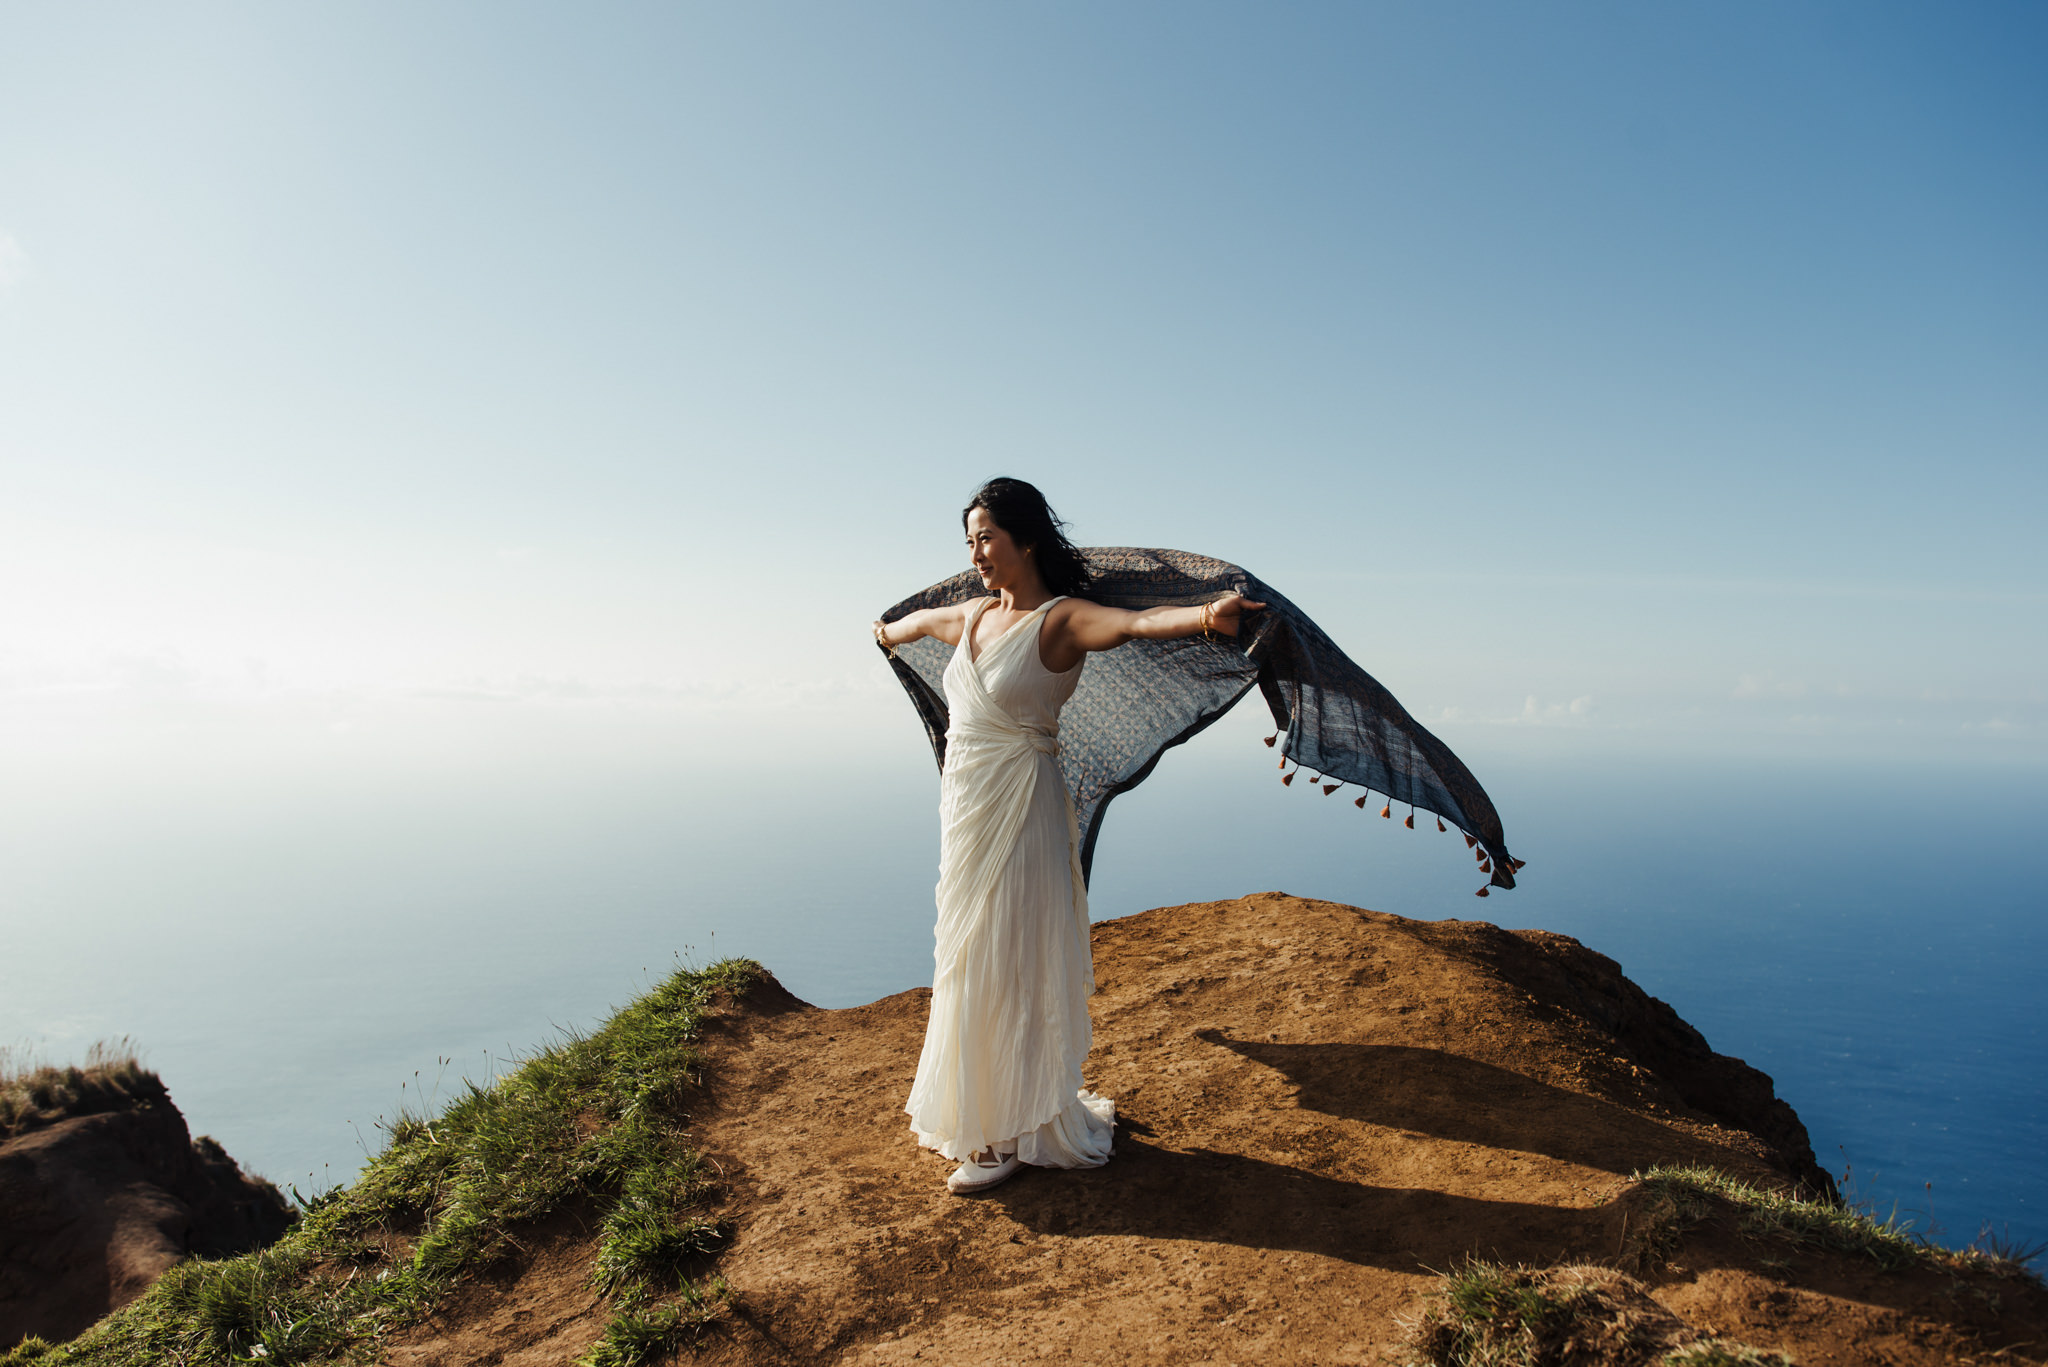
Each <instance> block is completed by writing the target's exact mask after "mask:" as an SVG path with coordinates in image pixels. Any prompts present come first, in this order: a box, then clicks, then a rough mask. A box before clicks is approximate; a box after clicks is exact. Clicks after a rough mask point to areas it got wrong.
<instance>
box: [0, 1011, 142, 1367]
mask: <svg viewBox="0 0 2048 1367" xmlns="http://www.w3.org/2000/svg"><path fill="white" fill-rule="evenodd" d="M166 1095H168V1093H166V1092H165V1091H164V1085H163V1082H162V1081H161V1080H160V1079H158V1077H157V1075H156V1074H155V1073H152V1072H150V1071H149V1070H148V1069H147V1068H144V1067H143V1066H142V1060H141V1059H140V1058H139V1057H137V1055H136V1052H135V1049H134V1046H133V1045H132V1044H131V1043H130V1041H128V1040H125V1039H122V1040H115V1041H112V1042H107V1041H102V1042H100V1043H98V1044H95V1045H93V1046H92V1048H91V1049H90V1050H89V1051H88V1052H87V1053H86V1056H85V1065H84V1066H83V1067H77V1066H65V1067H54V1066H51V1065H49V1064H37V1063H35V1062H34V1061H33V1060H32V1059H30V1058H28V1057H24V1056H22V1055H17V1054H15V1053H14V1052H12V1051H10V1050H0V1139H4V1138H7V1137H9V1136H11V1135H16V1134H20V1133H22V1132H24V1131H26V1130H32V1129H35V1128H37V1127H38V1126H41V1125H48V1124H51V1123H53V1122H55V1121H59V1120H64V1119H67V1118H69V1117H71V1116H74V1115H98V1114H100V1113H102V1112H104V1111H124V1110H127V1109H128V1107H129V1106H131V1105H133V1104H134V1103H135V1102H136V1101H138V1100H155V1099H156V1098H158V1097H160V1096H166ZM5 1361H6V1360H5V1359H4V1358H0V1363H4V1362H5Z"/></svg>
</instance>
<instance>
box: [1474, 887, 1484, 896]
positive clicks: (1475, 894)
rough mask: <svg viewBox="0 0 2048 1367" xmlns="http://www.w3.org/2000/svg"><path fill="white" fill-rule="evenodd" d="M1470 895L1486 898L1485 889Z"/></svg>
mask: <svg viewBox="0 0 2048 1367" xmlns="http://www.w3.org/2000/svg"><path fill="white" fill-rule="evenodd" d="M1472 895H1473V896H1474V897H1484V896H1486V895H1487V892H1486V889H1485V888H1481V889H1480V890H1479V891H1477V892H1475V893H1473V894H1472Z"/></svg>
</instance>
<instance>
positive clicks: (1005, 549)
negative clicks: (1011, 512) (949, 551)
mask: <svg viewBox="0 0 2048 1367" xmlns="http://www.w3.org/2000/svg"><path fill="white" fill-rule="evenodd" d="M967 555H968V558H969V559H971V560H972V561H974V568H975V570H976V572H977V573H979V574H980V575H981V586H982V587H983V588H985V589H993V590H997V591H1000V590H1003V589H1014V588H1019V587H1022V586H1023V585H1024V583H1025V581H1027V580H1029V579H1030V578H1031V572H1032V567H1031V557H1030V556H1028V555H1026V554H1025V553H1024V552H1023V551H1022V550H1020V549H1019V548H1018V546H1017V543H1016V542H1015V541H1013V540H1011V539H1010V534H1009V533H1008V532H1006V531H1004V530H1003V529H1002V528H1001V527H998V526H997V525H996V524H995V520H994V519H993V518H991V517H990V516H989V515H988V509H986V508H976V509H975V510H974V511H973V512H970V513H969V514H967Z"/></svg>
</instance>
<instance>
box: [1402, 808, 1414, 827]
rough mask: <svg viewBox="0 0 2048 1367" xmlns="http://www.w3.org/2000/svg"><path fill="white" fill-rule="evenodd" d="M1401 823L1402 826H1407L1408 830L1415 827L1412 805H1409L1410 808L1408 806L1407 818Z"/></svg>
mask: <svg viewBox="0 0 2048 1367" xmlns="http://www.w3.org/2000/svg"><path fill="white" fill-rule="evenodd" d="M1401 824H1402V825H1403V826H1406V827H1407V828H1408V829H1409V830H1411V831H1412V830H1414V829H1415V809H1414V808H1412V807H1411V808H1409V810H1408V819H1407V820H1406V821H1404V822H1402V823H1401Z"/></svg>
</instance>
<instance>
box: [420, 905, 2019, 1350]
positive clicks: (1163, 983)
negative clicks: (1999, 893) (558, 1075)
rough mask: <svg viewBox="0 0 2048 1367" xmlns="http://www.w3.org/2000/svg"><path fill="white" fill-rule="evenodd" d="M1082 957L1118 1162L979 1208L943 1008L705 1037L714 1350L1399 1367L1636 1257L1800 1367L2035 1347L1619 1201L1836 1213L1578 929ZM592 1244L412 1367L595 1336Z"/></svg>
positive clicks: (1025, 1184)
mask: <svg viewBox="0 0 2048 1367" xmlns="http://www.w3.org/2000/svg"><path fill="white" fill-rule="evenodd" d="M1095 954H1096V972H1097V978H1098V982H1099V984H1100V991H1099V995H1098V996H1097V998H1096V1001H1095V1007H1094V1016H1095V1022H1096V1048H1095V1052H1094V1055H1093V1057H1092V1059H1091V1061H1090V1066H1089V1070H1088V1076H1089V1080H1090V1083H1091V1085H1093V1086H1095V1087H1097V1088H1098V1089H1099V1090H1101V1091H1103V1092H1104V1093H1105V1094H1107V1095H1111V1096H1113V1097H1115V1098H1116V1099H1117V1103H1118V1107H1119V1113H1120V1114H1119V1119H1120V1125H1121V1128H1120V1130H1119V1134H1118V1138H1117V1156H1116V1158H1115V1159H1114V1160H1113V1161H1112V1162H1111V1163H1110V1164H1109V1166H1107V1167H1106V1168H1103V1169H1101V1170H1098V1171H1092V1172H1053V1171H1027V1172H1026V1173H1024V1174H1023V1175H1021V1176H1020V1177H1018V1178H1017V1179H1015V1180H1013V1181H1012V1182H1010V1183H1008V1184H1006V1185H1005V1186H1003V1187H1001V1188H998V1189H996V1190H995V1191H994V1192H992V1193H990V1194H988V1195H987V1196H984V1197H981V1198H978V1199H971V1200H963V1199H961V1198H958V1197H953V1196H949V1195H948V1194H947V1193H946V1192H945V1191H944V1190H943V1189H942V1186H941V1182H942V1180H943V1178H944V1175H945V1173H946V1171H947V1167H948V1165H947V1164H946V1163H945V1162H944V1161H943V1160H941V1159H939V1158H937V1157H936V1156H933V1155H930V1154H926V1153H921V1152H919V1151H918V1150H916V1149H915V1148H914V1147H913V1146H912V1144H911V1141H910V1139H909V1136H908V1133H907V1131H906V1129H905V1121H904V1117H903V1116H902V1115H901V1113H900V1107H901V1104H902V1099H903V1097H904V1095H905V1094H906V1093H907V1091H908V1088H909V1083H910V1079H911V1075H912V1073H913V1072H914V1070H915V1067H916V1060H917V1050H918V1046H919V1043H920V1041H921V1039H922V1035H923V1028H924V1015H925V1006H926V1001H927V999H928V994H927V993H925V992H923V991H916V992H906V993H903V994H901V995H898V996H895V997H890V998H886V999H884V1000H882V1001H879V1002H875V1003H873V1004H871V1005H868V1006H863V1007H857V1008H853V1009H850V1010H842V1011H824V1010H818V1009H815V1008H812V1007H809V1006H806V1005H804V1004H803V1003H801V1002H798V1001H796V1000H795V999H794V998H792V997H789V996H788V995H787V994H786V993H783V992H781V991H780V990H779V989H778V988H776V987H775V986H774V985H773V984H772V983H769V984H765V985H763V986H761V987H758V988H756V989H755V990H754V991H752V992H750V993H749V994H748V997H747V999H746V1000H745V1002H744V1003H743V1004H742V1005H741V1006H740V1007H739V1008H738V1009H736V1010H732V1011H729V1012H724V1013H720V1014H718V1015H715V1016H714V1017H713V1018H712V1019H711V1020H710V1022H709V1023H708V1025H707V1029H706V1033H705V1035H704V1037H703V1044H702V1050H703V1057H704V1060H705V1077H706V1079H707V1081H706V1084H705V1097H704V1101H703V1103H702V1104H701V1106H700V1108H699V1109H698V1111H697V1114H696V1118H695V1125H694V1127H693V1128H694V1134H695V1138H696V1140H697V1142H698V1143H699V1144H700V1145H701V1146H702V1148H703V1150H704V1152H705V1153H706V1154H707V1155H709V1156H710V1157H711V1159H712V1161H713V1162H714V1163H715V1164H716V1166H717V1168H718V1170H719V1171H720V1173H721V1174H722V1183H721V1185H722V1196H721V1199H720V1204H719V1208H718V1213H719V1215H720V1216H722V1217H723V1218H724V1219H725V1220H727V1221H729V1222H730V1225H731V1227H732V1229H733V1230H734V1231H735V1233H734V1236H733V1239H732V1243H731V1246H730V1247H729V1248H727V1249H726V1250H725V1252H724V1253H723V1254H722V1255H721V1256H720V1257H719V1259H718V1262H717V1270H718V1273H719V1275H720V1276H722V1277H723V1278H724V1279H725V1281H726V1282H727V1283H728V1284H729V1285H730V1286H731V1287H732V1288H733V1299H732V1302H731V1306H730V1309H729V1313H728V1314H727V1315H726V1316H725V1317H724V1318H723V1319H722V1320H721V1321H720V1322H718V1323H717V1324H715V1325H714V1327H713V1328H712V1329H711V1330H710V1331H708V1333H707V1335H706V1337H705V1338H704V1340H703V1341H702V1342H701V1343H700V1345H699V1346H698V1348H697V1349H696V1350H695V1352H694V1357H695V1359H696V1360H698V1361H703V1362H707V1363H720V1364H725V1363H733V1364H738V1363H785V1362H787V1363H824V1362H842V1361H844V1362H876V1363H882V1362H899V1361H900V1362H913V1361H927V1362H932V1361H936V1362H948V1363H992V1364H993V1363H1008V1362H1016V1361H1020V1360H1029V1359H1037V1358H1043V1359H1045V1360H1048V1361H1073V1362H1103V1363H1119V1364H1122V1363H1161V1364H1166V1363H1186V1362H1230V1361H1239V1362H1246V1363H1250V1362H1261V1363H1276V1362H1301V1363H1341V1362H1361V1363H1363V1362H1376V1361H1380V1360H1382V1359H1383V1357H1384V1356H1385V1355H1387V1354H1390V1353H1391V1354H1395V1355H1397V1356H1399V1355H1401V1354H1403V1353H1405V1351H1406V1350H1405V1349H1404V1348H1403V1346H1402V1344H1403V1339H1404V1335H1405V1333H1406V1330H1405V1329H1404V1322H1412V1321H1413V1320H1414V1318H1415V1317H1416V1315H1417V1314H1418V1313H1419V1311H1420V1310H1421V1308H1422V1306H1423V1304H1424V1302H1425V1297H1426V1296H1427V1295H1428V1294H1429V1293H1430V1292H1431V1291H1432V1290H1433V1289H1435V1288H1437V1287H1438V1285H1439V1278H1438V1276H1437V1271H1444V1270H1449V1269H1452V1268H1454V1267H1456V1266H1457V1265H1459V1264H1460V1263H1461V1261H1462V1260H1465V1259H1467V1258H1471V1257H1477V1258H1481V1259H1488V1260H1493V1261H1497V1262H1504V1263H1509V1264H1516V1263H1531V1264H1544V1265H1548V1264H1553V1263H1571V1262H1582V1261H1597V1262H1606V1263H1614V1264H1619V1265H1621V1266H1624V1267H1626V1268H1627V1269H1629V1270H1630V1271H1633V1272H1637V1273H1640V1274H1642V1278H1643V1281H1644V1282H1645V1283H1646V1284H1647V1285H1648V1286H1649V1287H1650V1288H1651V1289H1652V1290H1653V1291H1654V1293H1655V1296H1656V1297H1657V1299H1658V1300H1659V1301H1661V1302H1662V1303H1663V1304H1664V1305H1665V1306H1667V1307H1669V1308H1670V1309H1671V1310H1672V1311H1673V1312H1675V1314H1676V1315H1677V1316H1678V1317H1679V1318H1680V1319H1681V1320H1682V1321H1683V1322H1684V1323H1685V1324H1689V1325H1691V1326H1693V1327H1694V1328H1696V1329H1697V1330H1699V1331H1702V1332H1715V1333H1723V1334H1727V1335H1730V1336H1732V1337H1735V1338H1737V1339H1740V1340H1742V1341H1744V1342H1747V1343H1750V1344H1753V1345H1756V1346H1759V1347H1764V1348H1773V1349H1785V1350H1787V1351H1789V1352H1790V1353H1791V1354H1792V1355H1793V1356H1794V1357H1795V1358H1797V1359H1798V1360H1799V1361H1801V1362H1809V1363H1820V1362H1843V1363H1855V1362H1869V1363H1878V1362H1885V1363H1922V1362H1924V1363H1934V1362H1950V1361H1955V1360H1958V1358H1960V1357H1965V1356H1969V1355H1971V1354H1974V1353H1978V1352H1988V1351H1990V1350H1992V1349H1995V1348H1997V1347H1999V1346H2000V1345H2002V1344H2005V1343H2010V1342H2015V1341H2026V1340H2032V1341H2033V1346H2031V1347H2028V1348H2024V1349H2020V1350H2018V1354H2017V1357H2006V1358H2002V1359H2000V1360H2002V1361H2012V1360H2036V1359H2037V1358H2038V1356H2039V1355H2041V1354H2042V1353H2043V1346H2042V1345H2043V1344H2044V1343H2048V1332H2043V1331H2044V1330H2048V1300H2044V1298H2043V1296H2042V1294H2041V1290H2040V1287H2039V1285H2038V1284H2037V1283H2035V1282H2032V1281H2031V1280H2028V1279H2026V1278H2023V1277H2017V1276H1999V1275H1997V1274H1996V1273H1994V1272H1988V1271H1958V1270H1956V1269H1955V1268H1953V1267H1949V1266H1935V1265H1932V1264H1928V1265H1917V1264H1915V1265H1908V1266H1903V1267H1901V1268H1899V1269H1898V1270H1894V1271H1887V1270H1884V1269H1883V1268H1882V1267H1881V1266H1880V1265H1879V1264H1878V1263H1877V1262H1876V1261H1875V1260H1874V1259H1873V1258H1872V1257H1871V1256H1870V1255H1869V1254H1867V1253H1849V1254H1844V1253H1840V1252H1834V1251H1829V1250H1827V1249H1824V1248H1820V1247H1816V1246H1813V1245H1812V1244H1811V1241H1808V1242H1805V1243H1793V1242H1789V1241H1787V1240H1785V1239H1776V1240H1773V1239H1768V1238H1767V1239H1760V1240H1753V1239H1750V1238H1745V1237H1738V1236H1737V1235H1736V1234H1735V1233H1734V1232H1733V1231H1734V1229H1735V1228H1736V1224H1737V1219H1738V1214H1739V1212H1738V1209H1737V1207H1735V1206H1733V1205H1729V1204H1727V1203H1725V1202H1723V1203H1719V1204H1716V1203H1715V1202H1714V1201H1713V1200H1712V1199H1711V1198H1705V1197H1698V1198H1694V1199H1692V1200H1691V1201H1690V1202H1688V1200H1687V1198H1688V1197H1691V1196H1692V1193H1691V1191H1690V1189H1688V1188H1686V1187H1685V1186H1684V1184H1682V1183H1681V1184H1677V1186H1676V1187H1674V1186H1673V1184H1669V1183H1650V1184H1645V1183H1631V1182H1629V1181H1628V1180H1627V1178H1628V1175H1629V1174H1631V1173H1633V1172H1637V1171H1640V1170H1648V1169H1650V1168H1652V1167H1654V1166H1657V1165H1667V1166H1669V1165H1697V1166H1701V1167H1706V1168H1710V1169H1714V1170H1718V1171H1720V1172H1723V1173H1727V1174H1730V1175H1732V1176H1734V1177H1736V1178H1739V1179H1742V1180H1744V1181H1747V1182H1749V1183H1752V1184H1756V1185H1757V1186H1760V1187H1762V1188H1765V1189H1769V1190H1782V1189H1787V1188H1791V1187H1794V1186H1798V1185H1802V1184H1803V1185H1804V1186H1805V1187H1806V1188H1807V1189H1808V1190H1809V1191H1815V1192H1821V1191H1831V1188H1830V1186H1829V1184H1828V1181H1827V1178H1826V1175H1825V1174H1824V1173H1822V1172H1821V1171H1820V1170H1819V1169H1818V1168H1817V1167H1816V1166H1815V1164H1814V1161H1813V1155H1812V1153H1811V1150H1810V1149H1809V1147H1808V1143H1807V1139H1806V1134H1805V1130H1804V1128H1803V1127H1802V1126H1801V1125H1800V1124H1799V1121H1798V1118H1797V1117H1796V1116H1795V1115H1793V1113H1792V1111H1791V1110H1790V1108H1789V1107H1787V1106H1786V1105H1785V1104H1784V1103H1783V1102H1782V1101H1779V1100H1777V1099H1776V1098H1774V1097H1773V1095H1772V1093H1771V1087H1770V1082H1769V1079H1768V1078H1766V1077H1764V1076H1763V1075H1762V1074H1760V1073H1757V1072H1756V1071H1754V1070H1753V1069H1749V1068H1747V1067H1745V1066H1743V1065H1742V1064H1741V1063H1739V1062H1737V1061H1736V1060H1733V1059H1728V1058H1723V1057H1720V1056H1718V1055H1715V1054H1713V1053H1712V1052H1711V1051H1710V1050H1709V1049H1708V1048H1707V1046H1706V1043H1705V1041H1703V1040H1702V1039H1700V1037H1699V1035H1698V1033H1697V1032H1696V1031H1694V1030H1692V1029H1691V1028H1690V1027H1689V1026H1687V1025H1686V1024H1685V1023H1684V1022H1683V1021H1681V1020H1679V1019H1678V1017H1677V1016H1676V1015H1675V1014H1674V1013H1672V1012H1671V1011H1670V1009H1669V1008H1668V1007H1665V1006H1664V1005H1663V1004H1662V1003H1659V1002H1656V1001H1654V1000H1653V999H1651V998H1649V997H1648V996H1647V995H1645V994H1644V993H1642V992H1641V990H1640V989H1638V988H1636V987H1635V985H1634V984H1632V983H1630V982H1628V981H1627V980H1626V979H1625V978H1624V977H1622V975H1621V973H1620V971H1619V969H1618V968H1617V967H1616V966H1615V965H1614V964H1613V963H1612V961H1610V960H1607V959H1605V958H1603V957H1602V956H1600V955H1598V954H1596V953H1593V952H1592V951H1590V950H1587V949H1585V948H1584V947H1583V946H1580V945H1579V944H1578V943H1577V942H1575V941H1572V940H1569V939H1567V938H1565V937H1562V936H1556V935H1548V934H1544V933H1541V932H1508V931H1503V930H1500V929H1498V928H1496V927H1494V926H1491V925H1486V924H1483V923H1478V922H1435V923H1431V922H1417V921H1409V920H1404V919H1402V918H1399V917H1394V916H1387V915H1381V914H1378V913H1374V912H1368V911H1360V910H1357V909H1355V908H1350V907H1344V906H1339V905H1335V904H1331V903H1324V902H1312V901H1304V900H1302V899H1298V898H1293V897H1288V896H1285V895H1284V894H1279V893H1267V894H1260V895H1257V896H1253V897H1247V898H1243V899H1240V900H1237V901H1230V902H1214V903H1204V904H1197V905H1191V906H1182V907H1171V908H1164V909H1161V910H1157V911H1151V912H1146V913H1144V914H1143V915H1139V916H1133V917H1129V918H1126V919H1123V920H1119V921H1111V922H1105V923H1102V924H1099V925H1097V926H1096V927H1095ZM1674 1198H1676V1199H1674ZM1674 1207H1686V1209H1674ZM1688 1214H1689V1216H1690V1218H1688ZM1694 1220H1697V1223H1693V1221H1694ZM1681 1231H1683V1232H1681ZM588 1240H589V1235H588V1234H587V1233H584V1232H581V1231H579V1230H578V1229H576V1228H575V1226H574V1224H573V1223H565V1224H564V1225H562V1226H560V1227H557V1228H555V1229H553V1230H551V1231H550V1232H549V1235H548V1237H546V1238H544V1239H541V1240H539V1241H537V1242H536V1244H535V1246H534V1249H533V1251H532V1253H531V1255H530V1257H529V1259H528V1260H527V1261H525V1262H524V1263H522V1264H520V1265H519V1266H518V1267H516V1268H508V1269H507V1270H506V1271H505V1272H504V1273H503V1274H502V1275H501V1276H500V1277H499V1278H497V1279H496V1280H494V1281H492V1282H490V1283H488V1284H482V1285H479V1286H477V1287H475V1288H473V1289H472V1290H471V1291H470V1292H469V1293H468V1294H466V1295H465V1296H464V1298H463V1299H462V1300H461V1301H460V1303H459V1304H457V1305H456V1306H454V1307H452V1308H451V1309H450V1311H449V1312H448V1313H446V1314H445V1315H443V1316H440V1317H437V1319H436V1320H435V1321H433V1322H432V1323H431V1324H429V1325H428V1326H425V1327H424V1329H423V1330H416V1331H413V1332H411V1333H410V1334H408V1335H406V1336H404V1337H403V1338H402V1339H401V1341H400V1343H399V1344H398V1345H396V1346H395V1347H394V1348H393V1349H392V1351H391V1353H390V1355H389V1357H388V1359H387V1360H388V1361H390V1362H392V1363H406V1364H414V1363H417V1364H422V1365H423V1367H424V1364H428V1363H455V1362H485V1361H489V1362H494V1363H504V1364H508V1367H509V1365H510V1364H529V1363H531V1364H541V1363H560V1362H564V1361H567V1360H568V1359H569V1358H571V1357H573V1356H574V1355H575V1354H576V1353H577V1352H579V1351H581V1350H582V1348H583V1346H584V1345H586V1344H588V1343H589V1342H590V1341H592V1339H594V1338H595V1336H596V1334H597V1332H598V1329H599V1328H600V1327H601V1324H602V1320H603V1312H602V1309H601V1307H600V1306H598V1305H597V1304H596V1303H595V1301H594V1299H593V1298H592V1297H591V1296H590V1295H589V1293H588V1291H587V1290H586V1289H585V1286H586V1282H587V1274H586V1272H585V1269H587V1267H588V1264H589V1252H588ZM1433 1269H1434V1271H1433ZM1681 1337H1682V1336H1681ZM690 1356H692V1354H685V1355H684V1357H685V1358H688V1357H690ZM1575 1360H1578V1361H1624V1360H1627V1356H1626V1354H1625V1353H1621V1354H1617V1355H1614V1356H1610V1357H1600V1356H1589V1357H1581V1358H1579V1359H1575Z"/></svg>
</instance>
